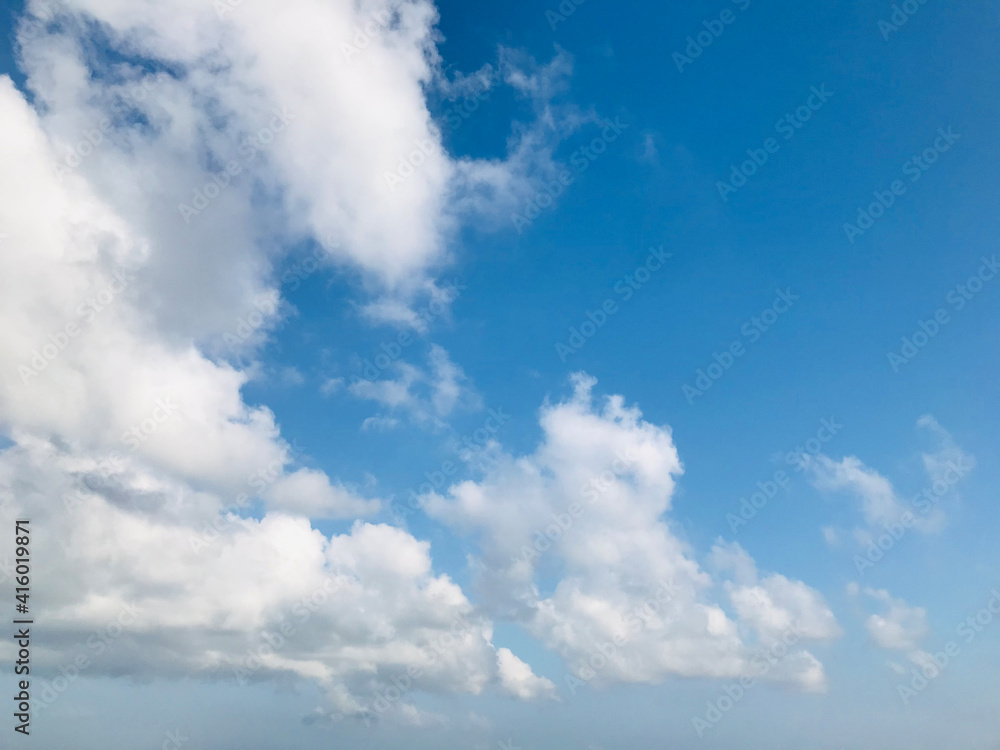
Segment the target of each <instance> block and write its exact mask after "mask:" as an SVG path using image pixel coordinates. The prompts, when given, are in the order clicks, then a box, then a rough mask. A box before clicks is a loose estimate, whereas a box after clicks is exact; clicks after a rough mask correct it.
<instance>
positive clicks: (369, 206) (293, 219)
mask: <svg viewBox="0 0 1000 750" xmlns="http://www.w3.org/2000/svg"><path fill="white" fill-rule="evenodd" d="M29 6H30V7H31V8H34V9H35V11H36V12H37V13H38V14H39V15H42V16H44V15H45V14H46V13H47V12H48V11H47V10H46V8H48V7H51V6H50V5H48V4H42V3H30V4H29ZM58 7H59V10H58V12H59V13H60V14H61V15H60V19H59V20H60V22H59V23H57V24H51V25H46V26H44V27H39V28H40V31H39V33H38V34H37V35H34V36H30V38H29V35H28V34H26V33H22V35H21V37H20V42H21V63H22V66H23V70H24V71H25V74H26V76H27V81H28V87H29V88H30V89H31V91H32V94H33V104H32V105H30V106H29V104H28V103H27V101H26V100H25V97H24V96H23V95H22V94H21V93H20V92H18V91H17V90H16V89H15V87H14V86H13V84H12V83H11V81H10V79H9V78H6V77H4V78H2V79H0V120H2V121H3V122H4V138H3V139H2V141H0V174H2V175H4V177H3V178H2V179H0V227H2V229H3V233H4V234H5V239H4V253H3V255H2V257H0V425H3V428H4V432H5V433H6V434H8V435H9V437H10V439H11V441H12V443H13V445H10V446H6V447H5V448H3V449H2V450H0V509H2V510H3V512H4V513H6V514H9V515H13V514H15V513H17V514H22V513H23V514H25V515H28V516H30V517H31V518H32V519H33V521H37V523H38V525H39V526H41V527H44V528H46V529H47V535H46V536H45V538H44V539H39V540H38V541H37V542H36V551H37V554H38V559H39V561H40V562H39V565H40V566H41V567H39V569H38V570H39V574H40V575H43V576H46V577H47V579H48V580H51V581H53V582H59V583H58V584H54V585H53V586H52V587H50V588H49V589H48V592H47V598H46V599H44V600H40V601H39V604H38V607H39V610H38V616H39V622H44V623H45V624H44V625H40V626H39V627H41V628H42V631H43V633H44V635H43V638H42V642H44V643H45V644H46V646H45V647H42V648H39V649H38V650H36V652H35V653H34V654H33V656H35V658H36V660H37V664H38V666H39V668H40V670H42V673H43V674H44V670H45V669H50V668H52V667H54V666H55V665H58V664H60V663H65V662H66V661H67V660H68V659H71V658H72V657H73V656H74V655H75V651H74V648H75V644H78V643H80V642H83V641H85V640H86V638H87V637H88V635H89V634H90V633H92V632H93V630H94V629H95V628H98V627H102V626H104V625H105V624H106V623H107V622H108V621H109V620H111V619H112V618H114V617H115V616H116V613H118V612H119V611H121V608H122V607H123V606H126V605H134V606H135V608H136V609H137V611H138V612H139V613H140V614H139V617H138V621H137V623H136V624H135V625H134V627H131V628H129V629H128V631H127V632H126V633H125V634H123V635H122V637H121V640H120V643H119V644H118V646H119V647H117V648H115V649H113V650H111V651H109V653H107V654H106V655H105V658H104V659H102V660H95V661H94V663H93V665H92V666H91V667H90V669H91V673H93V674H107V675H114V674H119V675H120V674H131V675H136V676H148V677H155V676H164V675H166V676H187V675H190V674H195V675H198V676H200V677H209V678H211V677H220V678H223V679H230V678H231V677H232V668H233V667H234V666H239V665H241V664H242V662H243V660H244V659H245V657H246V652H247V648H249V647H256V646H257V645H259V644H260V643H262V642H263V641H262V639H263V638H264V637H265V635H273V633H274V632H275V631H276V630H277V629H278V628H279V627H280V625H281V622H282V618H284V620H285V622H287V621H289V620H295V621H296V623H297V630H296V633H295V635H294V637H289V638H288V642H287V645H286V646H285V647H283V648H281V649H278V650H277V653H275V654H273V655H271V656H268V657H266V658H265V659H263V663H262V666H261V667H260V668H259V669H257V670H256V671H254V678H269V679H270V678H274V679H278V678H282V677H283V676H285V677H287V676H289V675H293V676H297V677H300V678H307V679H312V680H316V681H318V682H320V683H321V684H322V685H323V687H324V688H325V689H326V691H327V694H328V695H329V697H330V700H331V702H332V704H333V705H334V706H335V707H336V708H337V709H338V710H340V711H343V712H345V713H358V712H359V711H363V710H365V706H366V701H367V700H368V696H370V695H371V694H372V693H371V691H372V690H373V689H375V688H376V687H378V686H379V684H381V683H385V682H387V681H388V680H389V679H391V677H393V676H394V675H395V674H397V673H398V672H399V671H403V672H405V671H406V668H407V667H409V666H414V665H416V666H419V667H420V668H421V670H422V676H421V678H420V679H419V680H418V681H417V688H418V689H422V690H442V691H449V690H455V691H466V692H471V693H479V692H481V691H482V690H484V689H486V688H487V687H488V686H491V685H494V686H496V687H497V688H498V689H500V688H503V689H509V688H510V685H511V679H513V678H512V676H511V674H512V671H511V669H510V664H511V661H510V659H509V658H507V660H506V662H505V663H506V664H507V667H508V669H507V672H506V673H505V676H504V677H503V679H501V673H500V666H499V663H498V656H497V651H496V649H495V648H494V647H493V646H492V645H491V643H490V637H491V635H492V633H491V626H490V624H489V622H488V621H487V620H484V619H482V618H481V617H480V616H479V615H478V614H477V613H476V611H475V609H474V608H473V606H472V605H471V604H470V602H469V601H468V600H467V599H466V597H465V595H464V594H463V593H462V591H461V590H460V589H459V588H458V586H456V585H455V584H454V583H453V582H451V581H450V580H449V579H448V578H447V577H446V576H438V575H434V574H433V572H432V569H431V562H430V556H429V547H428V545H427V544H426V543H424V542H419V541H417V540H416V539H414V538H413V537H412V536H410V535H409V534H406V533H405V532H402V531H399V530H397V529H392V528H389V527H386V526H375V525H370V524H365V523H360V522H359V523H356V524H355V525H354V527H353V528H352V530H351V531H350V533H347V534H342V535H339V536H333V537H332V538H324V536H323V535H322V534H320V533H319V532H317V531H316V530H315V529H313V528H311V526H310V523H309V520H308V518H305V517H303V516H309V517H336V518H344V517H348V518H349V517H352V516H355V515H360V514H365V513H369V512H372V511H373V510H374V509H376V508H377V501H375V500H366V499H364V498H361V497H360V496H358V495H356V494H355V493H354V492H352V491H350V490H348V489H346V487H345V485H344V484H343V483H342V482H341V481H340V480H336V479H331V478H330V477H328V476H327V475H325V474H324V473H322V472H320V471H318V470H314V469H303V468H296V467H295V466H294V465H293V462H292V459H291V457H290V454H289V450H288V446H287V444H286V442H285V441H284V440H283V439H282V437H281V434H280V430H279V428H278V425H277V423H276V420H275V418H274V415H273V414H272V413H271V411H270V410H269V409H268V408H266V406H250V405H248V404H247V403H245V402H244V401H243V398H242V395H241V389H242V388H243V386H244V385H245V384H246V383H247V382H248V380H249V379H250V378H251V377H252V376H253V375H254V373H255V372H258V371H259V367H257V366H256V364H257V363H254V362H253V361H252V359H253V357H254V356H255V353H256V352H257V351H259V347H260V345H261V344H262V343H263V342H264V341H266V339H267V338H268V336H270V335H271V334H273V332H274V331H275V330H277V329H278V327H279V326H280V325H281V323H282V322H283V320H284V318H285V317H286V316H287V315H288V314H289V312H290V310H289V308H288V306H287V304H286V303H285V302H283V300H282V298H281V288H280V286H279V280H278V279H276V278H275V270H274V269H275V266H276V261H278V260H279V259H280V256H281V255H282V254H283V253H285V252H286V250H285V248H288V247H292V246H293V245H295V244H296V243H297V242H298V241H299V240H303V239H308V238H312V239H314V240H318V239H319V238H322V239H323V245H324V247H326V248H327V249H328V251H329V252H330V254H331V256H332V260H333V261H335V264H334V265H335V266H336V268H337V269H338V270H343V271H346V272H349V273H351V274H354V275H357V276H358V277H359V279H360V282H361V284H362V285H363V288H364V289H365V290H366V291H367V292H368V293H370V294H372V295H373V296H375V297H380V296H385V297H386V298H387V299H399V300H403V302H406V301H408V300H409V299H410V298H411V297H412V296H413V295H414V294H418V293H424V292H427V290H428V289H431V288H433V286H434V282H433V280H432V279H431V276H432V275H433V273H434V272H435V271H436V270H437V269H438V268H440V266H441V265H442V264H443V263H445V262H447V260H448V256H447V253H446V251H445V248H446V247H447V246H448V239H449V238H450V236H451V233H452V232H453V231H454V229H455V227H456V226H457V224H456V222H457V220H458V217H460V216H462V215H464V213H465V212H466V211H467V210H468V206H467V205H463V200H462V195H461V191H462V189H463V188H462V187H461V186H462V185H465V186H466V187H467V188H468V189H477V188H476V183H475V181H474V180H473V181H470V180H469V175H468V172H469V164H473V165H474V162H470V161H469V160H463V162H462V164H463V167H462V169H463V170H464V171H465V175H464V176H463V177H462V179H461V180H456V179H455V174H456V172H457V171H458V167H457V162H455V161H454V160H452V159H451V158H450V157H449V156H448V155H447V154H446V153H445V152H444V150H443V149H442V147H441V145H440V139H439V134H438V133H437V130H436V128H435V126H434V124H433V123H432V122H431V118H430V116H429V114H428V111H427V106H426V101H425V87H426V86H427V85H428V84H430V83H431V82H432V81H433V80H434V78H435V76H437V75H438V72H437V70H438V64H439V63H438V60H437V56H436V52H435V48H434V39H435V34H436V32H435V31H434V26H433V24H434V21H435V18H436V12H435V10H434V8H433V6H432V5H431V4H430V3H427V2H419V1H418V2H408V1H403V2H397V1H393V2H384V3H383V2H365V3H363V4H362V5H360V6H359V5H356V4H351V3H342V2H338V3H332V4H330V3H328V4H316V3H314V2H310V1H309V0H293V1H292V2H288V3H284V4H282V5H281V6H280V7H279V6H276V5H273V4H254V3H243V4H240V5H239V6H238V7H236V8H234V9H233V10H232V12H231V13H226V14H224V15H223V16H220V14H218V13H217V12H216V9H215V8H214V7H213V4H212V3H211V2H209V3H205V2H198V1H196V0H167V2H150V1H147V0H139V1H138V2H131V1H129V2H125V1H123V0H110V1H109V2H103V1H102V2H93V1H92V0H67V1H66V2H64V3H60V4H59V6H58ZM382 10H387V11H388V12H389V14H390V16H391V19H392V21H391V23H388V24H384V25H383V26H382V27H380V28H379V29H378V33H375V34H373V36H372V38H371V40H370V43H369V44H368V45H367V46H366V48H365V49H364V50H363V51H362V52H361V53H360V54H359V55H357V56H352V57H351V58H350V59H348V58H347V57H346V56H345V55H344V54H343V52H342V50H341V43H347V42H350V41H351V39H352V36H353V35H354V34H355V32H356V30H357V29H358V28H363V27H364V26H365V24H366V23H367V22H368V21H369V20H370V19H371V17H372V14H375V13H378V12H379V11H382ZM96 28H100V30H101V32H102V34H103V35H104V39H105V41H102V44H105V45H107V46H109V47H110V48H111V49H110V50H109V52H112V53H122V54H108V55H101V56H95V55H92V54H90V49H91V48H92V41H93V40H92V39H91V38H90V36H89V35H90V34H91V32H92V31H94V30H95V29H96ZM123 60H130V61H133V62H124V61H123ZM317 71H322V75H318V74H317ZM516 141H517V139H514V142H516ZM414 149H420V153H421V154H422V163H421V164H420V165H419V169H415V170H414V171H413V173H412V174H411V175H409V176H408V177H407V178H406V180H405V181H404V182H403V184H400V185H398V186H397V187H396V189H394V190H393V189H390V187H389V186H388V184H387V180H386V174H387V172H391V171H393V170H397V171H398V169H399V166H400V161H399V160H400V158H404V159H405V158H409V157H410V155H411V154H412V153H414ZM515 166H516V169H515V168H514V167H515ZM489 169H490V170H495V171H496V172H498V173H503V172H504V171H505V170H507V171H508V175H509V181H510V183H511V185H514V184H515V183H518V181H520V180H523V179H526V178H525V177H524V176H523V175H524V174H526V172H525V171H524V165H523V164H522V163H521V162H520V161H518V162H517V164H516V165H515V164H514V162H511V163H510V164H508V165H507V166H505V162H491V163H490V164H489ZM478 197H479V193H477V198H478ZM481 207H482V208H483V209H484V210H485V208H486V206H485V204H483V205H482V206H481ZM442 352H443V350H442ZM236 355H240V356H242V357H247V356H249V357H250V358H251V362H250V365H249V366H248V367H246V368H243V367H242V366H240V365H237V364H234V362H235V361H236ZM431 373H432V377H431V379H430V380H429V381H428V382H429V388H430V390H429V394H428V395H427V396H426V403H427V404H428V405H429V406H428V407H427V409H428V413H429V414H432V415H435V416H439V415H443V414H445V413H447V412H449V411H450V410H452V409H454V408H457V407H458V406H460V405H461V404H462V403H463V401H462V399H463V397H464V396H463V393H464V391H463V388H464V386H463V384H462V378H461V372H460V371H459V370H458V368H457V367H455V366H454V365H452V364H451V363H450V361H449V360H448V358H447V355H443V354H442V355H438V354H436V353H435V354H434V357H432V363H431ZM286 375H288V376H289V378H290V379H289V378H286V380H288V382H296V381H297V380H298V378H297V377H296V376H295V375H294V373H286ZM404 400H405V399H404ZM95 477H97V479H96V480H95ZM87 482H90V485H88V484H87ZM64 497H66V498H70V500H71V501H70V502H68V503H67V504H64V503H63V502H61V501H60V498H64ZM259 501H263V509H262V508H261V507H260V505H259ZM233 503H235V505H232V504H233ZM261 510H263V512H264V514H263V517H261V518H253V517H249V516H250V515H251V513H252V512H256V513H258V515H259V514H260V511H261ZM209 537H210V538H211V541H206V539H208V538H209ZM56 540H58V542H57V541H56ZM192 540H194V541H195V542H196V543H195V544H192ZM195 547H197V549H195ZM41 561H44V562H41ZM337 565H340V566H341V568H340V571H341V572H340V573H337ZM330 576H333V579H332V580H333V582H334V583H335V584H336V586H335V588H334V589H332V590H331V591H329V592H326V598H325V601H324V603H323V604H322V605H320V606H318V607H317V609H316V611H315V612H311V613H310V614H309V616H308V617H306V618H305V619H304V620H301V621H299V620H296V618H297V614H296V612H297V607H300V606H301V605H302V599H303V597H306V598H309V597H312V596H314V595H317V596H318V595H319V594H318V593H317V592H321V591H324V587H326V586H327V584H328V583H329V577H330ZM303 611H308V609H307V610H303ZM456 622H458V623H462V622H468V623H472V624H473V626H472V627H467V628H466V629H465V630H463V631H462V632H461V633H460V634H459V635H453V636H451V638H453V639H454V641H455V642H454V644H453V646H451V647H450V648H449V649H445V652H444V653H443V654H439V655H438V656H434V655H433V654H435V653H436V652H435V651H434V646H435V644H438V643H440V642H442V641H443V640H446V639H447V638H448V637H449V629H450V628H451V626H452V625H453V624H454V623H456ZM513 673H514V674H515V676H516V679H517V684H518V685H520V686H521V687H520V690H521V692H525V691H528V692H531V690H535V691H536V692H537V691H538V686H539V685H540V684H541V683H539V682H538V681H537V680H535V681H533V680H532V679H531V678H530V677H529V676H527V675H526V674H525V673H524V669H523V668H521V667H518V668H517V669H514V670H513ZM532 686H534V687H532ZM515 692H517V691H515ZM408 712H410V708H408V707H407V705H406V704H401V706H400V708H399V713H400V714H401V715H404V714H407V713H408Z"/></svg>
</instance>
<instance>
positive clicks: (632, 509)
mask: <svg viewBox="0 0 1000 750" xmlns="http://www.w3.org/2000/svg"><path fill="white" fill-rule="evenodd" d="M594 385H595V381H594V379H592V378H590V377H588V376H586V375H582V374H579V375H576V376H575V377H574V392H573V395H572V397H571V398H570V399H568V400H566V401H563V402H561V403H557V404H551V405H547V406H546V407H544V408H543V410H542V414H541V420H540V421H541V426H542V430H543V433H544V438H543V441H542V443H541V445H539V447H538V449H537V450H536V451H535V452H534V453H533V454H531V455H527V456H522V457H514V456H507V455H500V456H499V457H497V456H493V457H492V460H491V466H490V468H488V469H487V470H486V471H485V476H484V477H483V479H482V480H480V481H466V482H462V483H459V484H457V485H455V486H452V487H451V488H449V490H448V491H447V492H446V493H445V494H433V495H431V496H429V497H428V498H426V506H425V507H426V508H427V511H428V512H429V513H430V514H431V515H432V516H434V517H436V518H438V519H440V520H442V521H444V522H445V523H447V524H450V525H451V526H453V527H454V528H456V529H460V530H463V531H467V532H471V533H474V534H477V535H478V536H479V539H480V547H481V550H482V554H481V556H480V557H479V559H477V560H475V561H474V564H475V566H476V570H477V571H478V591H479V594H480V596H481V598H482V600H483V602H485V603H486V604H487V605H488V606H489V607H490V608H491V610H492V611H493V612H494V613H496V614H497V615H498V616H503V617H511V618H515V619H517V620H520V621H521V622H523V623H524V624H525V625H526V627H527V628H528V629H529V630H530V632H532V633H533V634H535V635H536V636H537V637H538V638H539V639H541V640H542V641H543V642H544V643H546V644H547V645H548V646H550V647H551V648H553V649H555V650H557V651H559V652H560V653H561V654H562V655H563V656H564V658H565V659H566V661H567V665H568V666H569V667H570V671H571V672H572V673H573V674H575V675H579V676H580V678H581V679H583V680H587V681H589V680H595V679H596V680H597V681H598V682H615V681H625V682H653V681H657V680H660V679H662V678H664V677H665V676H667V675H671V674H674V675H687V676H718V677H721V676H737V675H744V674H753V673H754V672H753V666H752V658H753V650H754V648H755V647H768V646H771V645H773V644H775V643H777V642H778V641H779V640H781V638H782V637H783V636H787V638H788V640H789V641H791V642H793V643H796V642H799V641H802V640H805V639H828V638H833V637H835V636H837V635H838V634H839V632H840V631H839V628H838V626H837V624H836V621H835V619H834V617H833V615H832V613H831V612H830V610H829V608H828V607H827V606H826V603H825V602H824V601H823V598H822V597H821V596H820V595H819V594H818V593H817V592H816V591H814V590H813V589H810V588H809V587H808V586H806V585H805V584H803V583H801V582H799V581H791V580H789V579H787V578H785V577H784V576H780V575H773V576H768V577H765V578H763V579H762V580H758V577H757V572H756V568H755V566H754V564H753V562H752V560H751V559H750V558H749V556H748V555H747V554H746V553H745V551H743V550H742V549H741V548H739V547H738V546H732V547H727V546H725V545H721V546H719V547H718V548H717V549H716V554H715V558H716V559H717V560H722V559H723V558H727V557H728V558H729V559H728V561H727V562H725V563H723V564H720V565H719V567H720V568H722V569H725V570H729V571H731V572H733V571H734V572H735V573H734V580H731V581H726V582H725V589H726V591H727V592H728V594H729V598H730V600H731V604H732V611H733V612H734V613H735V619H734V617H733V616H731V615H730V614H729V613H727V611H726V609H725V608H724V607H723V606H721V605H720V604H719V603H717V602H715V601H713V599H712V590H713V586H714V582H713V579H712V578H711V576H710V575H709V574H708V573H706V572H705V571H703V570H702V569H701V568H700V567H699V565H698V563H697V562H696V561H695V559H694V553H693V550H691V549H690V548H689V547H688V545H687V544H686V543H685V542H684V541H683V540H682V539H681V538H680V537H678V536H677V534H676V533H674V532H673V531H672V529H671V527H670V524H669V522H668V521H667V520H666V519H665V517H664V515H665V514H666V513H668V511H669V510H670V505H671V497H672V494H673V492H674V486H675V477H676V476H677V475H679V474H680V473H681V472H682V467H681V463H680V460H679V458H678V455H677V450H676V448H675V447H674V444H673V441H672V439H671V435H670V431H669V429H667V428H665V427H659V426H656V425H653V424H650V423H648V422H646V421H644V420H643V419H642V415H641V413H640V412H639V410H638V409H636V408H634V407H629V406H627V405H626V404H625V402H624V399H623V398H622V397H621V396H612V397H609V398H607V399H605V400H604V401H603V403H600V404H595V403H594V400H595V399H594V397H593V395H592V389H593V387H594ZM554 576H555V580H554V581H553V577H554ZM543 587H544V588H549V589H550V593H548V594H543V593H541V592H542V589H543ZM609 651H610V652H613V654H612V655H610V656H609V655H608V652H609ZM598 654H603V655H604V658H596V656H595V655H598ZM770 676H771V677H777V678H779V679H783V680H786V681H788V682H791V683H794V684H798V685H801V686H803V687H805V688H807V689H820V688H822V686H823V672H822V667H821V666H820V665H819V663H818V662H817V661H816V660H815V658H814V657H812V655H811V654H809V653H808V652H807V651H804V650H797V651H795V652H794V653H793V654H791V655H790V656H789V657H788V658H787V659H786V660H785V663H784V669H781V670H774V671H773V672H772V673H771V675H770Z"/></svg>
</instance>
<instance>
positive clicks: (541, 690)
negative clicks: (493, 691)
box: [497, 648, 556, 700]
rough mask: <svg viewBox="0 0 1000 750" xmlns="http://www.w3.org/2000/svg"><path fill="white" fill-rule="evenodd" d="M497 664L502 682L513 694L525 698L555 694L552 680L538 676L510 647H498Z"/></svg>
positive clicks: (505, 688)
mask: <svg viewBox="0 0 1000 750" xmlns="http://www.w3.org/2000/svg"><path fill="white" fill-rule="evenodd" d="M497 665H498V668H499V670H500V684H501V685H502V686H503V689H504V690H506V691H507V692H508V693H510V694H511V695H513V696H515V697H517V698H521V699H523V700H532V699H534V698H538V697H540V696H548V697H554V696H555V694H556V686H555V685H554V684H553V683H552V681H551V680H548V679H546V678H544V677H538V676H536V675H535V674H534V673H533V672H532V671H531V667H529V666H528V665H527V664H525V663H524V662H523V661H521V660H520V659H518V658H517V657H516V656H515V655H514V654H513V652H512V651H511V650H510V649H509V648H498V649H497Z"/></svg>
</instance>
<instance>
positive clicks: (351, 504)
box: [267, 469, 380, 518]
mask: <svg viewBox="0 0 1000 750" xmlns="http://www.w3.org/2000/svg"><path fill="white" fill-rule="evenodd" d="M267 499H268V504H269V506H270V507H271V508H273V509H275V510H281V511H287V512H291V513H297V514H300V515H303V516H306V517H307V518H356V517H357V516H366V515H371V514H372V513H377V512H378V509H379V507H380V503H379V501H378V500H366V499H364V498H362V497H358V496H357V495H356V494H355V493H353V492H351V491H350V490H348V489H347V488H345V487H343V486H339V485H338V486H334V485H332V484H331V483H330V478H329V477H328V476H327V475H326V474H324V473H323V472H321V471H315V470H313V469H299V470H298V471H296V472H295V473H293V474H286V475H284V476H282V477H280V478H278V479H277V480H275V482H274V484H272V485H271V486H270V488H269V489H268V490H267Z"/></svg>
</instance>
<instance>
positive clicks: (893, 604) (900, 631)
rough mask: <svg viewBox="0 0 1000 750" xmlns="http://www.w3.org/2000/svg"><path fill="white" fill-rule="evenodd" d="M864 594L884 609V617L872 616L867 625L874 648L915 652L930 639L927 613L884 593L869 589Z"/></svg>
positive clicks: (882, 615) (879, 590) (879, 615)
mask: <svg viewBox="0 0 1000 750" xmlns="http://www.w3.org/2000/svg"><path fill="white" fill-rule="evenodd" d="M864 593H865V594H866V595H867V596H869V597H871V598H872V599H874V600H875V601H878V602H882V603H883V604H884V605H885V611H884V612H883V613H882V614H873V615H871V616H870V617H869V618H868V619H867V620H866V621H865V628H866V629H867V631H868V635H869V636H870V637H871V639H872V641H874V643H875V645H877V646H878V647H879V648H885V649H891V650H896V651H910V652H913V651H916V650H917V646H918V644H919V642H920V641H921V640H922V639H923V638H924V636H926V635H927V612H926V610H925V609H924V608H923V607H910V606H907V604H906V602H905V601H903V600H902V599H896V598H893V597H892V596H891V595H890V594H889V592H888V591H886V590H885V589H872V588H866V589H864Z"/></svg>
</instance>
